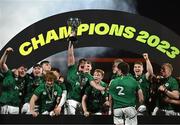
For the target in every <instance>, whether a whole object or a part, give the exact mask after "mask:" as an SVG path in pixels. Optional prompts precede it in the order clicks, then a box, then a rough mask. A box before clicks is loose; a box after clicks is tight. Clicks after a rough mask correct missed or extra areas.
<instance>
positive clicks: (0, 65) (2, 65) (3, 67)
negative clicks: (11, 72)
mask: <svg viewBox="0 0 180 125" xmlns="http://www.w3.org/2000/svg"><path fill="white" fill-rule="evenodd" d="M11 52H13V49H12V48H11V47H8V48H7V49H6V50H5V52H4V54H3V55H2V57H1V60H0V69H1V70H2V71H3V72H7V71H8V66H7V65H6V60H7V57H8V55H9V54H10V53H11Z"/></svg>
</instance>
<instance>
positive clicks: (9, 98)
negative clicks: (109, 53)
mask: <svg viewBox="0 0 180 125" xmlns="http://www.w3.org/2000/svg"><path fill="white" fill-rule="evenodd" d="M12 52H13V49H12V48H10V47H9V48H7V49H6V50H5V52H4V54H3V55H2V57H1V60H0V69H1V72H0V84H1V93H0V106H1V114H30V115H32V116H34V117H36V116H38V114H43V115H50V116H57V115H77V114H78V115H84V116H86V117H88V116H89V115H111V114H113V115H114V124H123V123H124V122H125V123H126V124H133V125H135V124H137V115H167V116H175V115H180V110H179V109H180V108H179V107H180V98H179V84H178V83H179V77H177V78H173V77H172V76H171V75H172V72H173V67H172V65H171V64H170V63H164V64H163V65H162V66H161V70H160V73H159V75H155V74H154V73H153V67H152V65H151V62H150V60H149V57H148V54H147V53H144V54H143V58H144V60H145V62H146V73H143V72H144V68H143V63H142V62H135V63H134V73H133V75H132V74H131V73H129V70H130V67H129V64H128V63H126V62H124V61H123V60H122V59H116V60H114V63H113V66H112V72H113V76H111V80H110V81H109V82H108V83H105V82H103V81H102V80H103V77H104V74H105V72H104V71H103V70H102V69H95V70H94V72H93V75H91V71H92V64H91V62H90V61H88V60H86V59H80V60H79V62H78V64H75V57H74V47H73V44H72V43H71V41H69V46H68V59H67V60H68V73H67V77H66V78H64V76H63V74H62V73H61V72H60V70H59V69H58V68H55V67H52V66H51V64H50V62H48V61H42V62H41V63H40V64H35V65H34V66H33V69H32V73H31V74H28V73H27V69H26V67H25V66H24V65H21V66H20V67H19V68H15V69H9V68H8V66H7V65H6V60H7V58H8V55H9V54H11V53H12Z"/></svg>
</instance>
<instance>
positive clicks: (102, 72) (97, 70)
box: [94, 69, 104, 77]
mask: <svg viewBox="0 0 180 125" xmlns="http://www.w3.org/2000/svg"><path fill="white" fill-rule="evenodd" d="M95 72H97V73H101V75H102V77H104V71H103V70H102V69H96V70H95V71H94V73H95Z"/></svg>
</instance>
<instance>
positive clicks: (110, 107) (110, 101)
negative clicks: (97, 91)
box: [108, 95, 112, 115]
mask: <svg viewBox="0 0 180 125" xmlns="http://www.w3.org/2000/svg"><path fill="white" fill-rule="evenodd" d="M108 114H109V115H111V114H112V96H111V95H109V113H108Z"/></svg>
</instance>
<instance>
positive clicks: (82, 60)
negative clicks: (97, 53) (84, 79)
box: [78, 58, 87, 68]
mask: <svg viewBox="0 0 180 125" xmlns="http://www.w3.org/2000/svg"><path fill="white" fill-rule="evenodd" d="M86 61H87V59H85V58H82V59H80V60H79V62H78V68H79V66H80V64H81V63H83V62H86Z"/></svg>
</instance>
